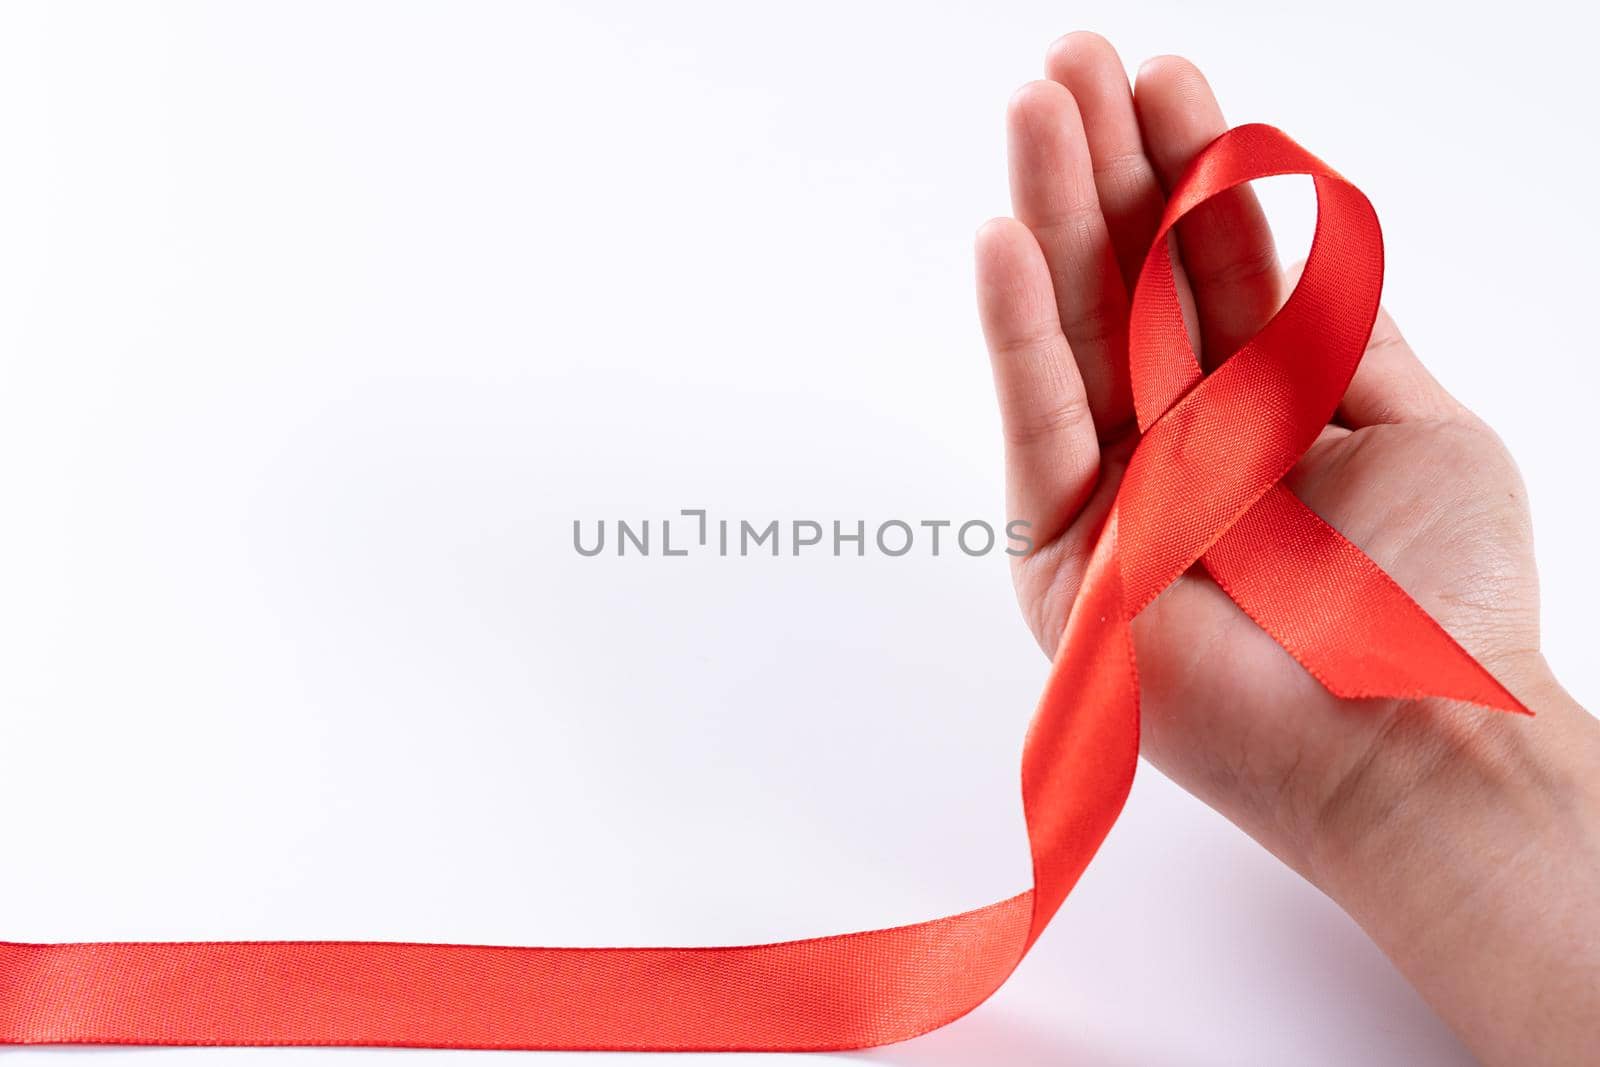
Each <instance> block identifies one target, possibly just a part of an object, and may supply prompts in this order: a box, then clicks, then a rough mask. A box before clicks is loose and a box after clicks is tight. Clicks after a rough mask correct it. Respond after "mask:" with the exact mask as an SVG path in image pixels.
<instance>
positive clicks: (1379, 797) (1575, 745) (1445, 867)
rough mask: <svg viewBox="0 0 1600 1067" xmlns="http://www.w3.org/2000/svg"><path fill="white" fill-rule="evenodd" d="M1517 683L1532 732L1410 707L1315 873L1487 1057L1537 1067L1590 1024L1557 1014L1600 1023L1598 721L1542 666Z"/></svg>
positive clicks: (1343, 810)
mask: <svg viewBox="0 0 1600 1067" xmlns="http://www.w3.org/2000/svg"><path fill="white" fill-rule="evenodd" d="M1507 680H1508V682H1509V683H1510V684H1511V685H1512V688H1513V691H1515V692H1517V693H1518V694H1519V695H1520V696H1522V697H1523V698H1524V700H1525V701H1526V703H1527V704H1528V706H1529V707H1531V708H1532V709H1533V710H1534V711H1535V717H1534V718H1532V719H1528V718H1524V717H1522V716H1514V715H1501V714H1493V713H1486V712H1482V711H1479V710H1476V709H1473V708H1470V707H1465V706H1463V705H1460V704H1450V703H1447V702H1440V701H1423V702H1417V703H1414V704H1407V705H1403V706H1400V707H1396V708H1395V709H1394V710H1393V714H1392V717H1391V718H1390V719H1389V720H1388V722H1387V724H1386V726H1385V727H1384V729H1383V730H1382V731H1381V732H1380V736H1379V737H1378V739H1377V740H1376V741H1375V742H1374V744H1373V746H1372V748H1371V751H1370V752H1369V753H1368V754H1367V756H1366V758H1365V759H1363V760H1362V761H1361V762H1360V763H1358V764H1357V765H1356V767H1355V768H1354V769H1353V770H1352V771H1351V772H1350V774H1349V776H1348V777H1347V779H1346V781H1345V782H1344V783H1343V784H1342V786H1341V788H1340V789H1339V790H1338V791H1337V792H1336V795H1335V796H1334V798H1333V799H1332V800H1331V801H1330V802H1329V804H1328V805H1327V806H1326V808H1325V810H1324V813H1323V816H1322V825H1321V826H1320V827H1319V832H1318V833H1317V834H1315V835H1314V837H1313V840H1314V841H1315V842H1316V844H1315V847H1314V850H1313V852H1312V854H1311V855H1310V856H1309V857H1308V860H1309V862H1308V868H1309V870H1308V871H1307V873H1308V875H1309V876H1310V877H1311V878H1312V880H1313V881H1314V882H1316V884H1317V885H1318V886H1319V887H1321V888H1322V889H1323V890H1324V892H1326V893H1328V895H1329V896H1331V897H1332V898H1333V899H1334V900H1335V901H1336V902H1338V903H1339V904H1340V905H1341V906H1342V907H1343V908H1344V909H1345V910H1346V911H1347V912H1349V914H1350V915H1351V916H1352V917H1353V918H1354V919H1355V920H1356V921H1357V922H1358V923H1360V924H1361V926H1362V927H1363V928H1365V929H1366V931H1367V932H1368V933H1369V934H1370V935H1371V936H1372V938H1373V940H1374V941H1376V942H1377V944H1378V945H1379V947H1380V948H1382V949H1383V950H1384V952H1385V953H1386V954H1387V955H1388V956H1389V957H1390V958H1391V959H1392V960H1393V961H1394V962H1395V964H1396V965H1397V966H1398V967H1399V968H1400V970H1401V971H1402V972H1403V973H1405V974H1406V976H1407V977H1408V978H1409V979H1410V980H1411V981H1412V983H1413V984H1414V985H1415V986H1416V987H1417V988H1418V989H1419V990H1420V991H1421V992H1422V994H1423V996H1424V997H1426V998H1427V999H1428V1000H1429V1001H1430V1002H1431V1003H1432V1004H1433V1005H1434V1007H1435V1009H1436V1010H1438V1011H1439V1012H1440V1014H1441V1015H1442V1016H1443V1017H1444V1018H1445V1019H1446V1021H1448V1022H1450V1023H1451V1025H1452V1026H1454V1027H1455V1028H1456V1030H1457V1032H1458V1033H1460V1034H1461V1036H1462V1037H1463V1039H1464V1040H1466V1041H1467V1043H1468V1044H1469V1045H1470V1046H1471V1047H1472V1048H1473V1050H1474V1051H1475V1052H1476V1053H1477V1054H1478V1055H1479V1056H1480V1057H1481V1058H1483V1059H1484V1060H1485V1061H1486V1062H1512V1061H1515V1062H1528V1063H1537V1062H1541V1057H1540V1056H1539V1055H1538V1051H1539V1048H1540V1047H1541V1046H1544V1047H1547V1048H1551V1049H1554V1048H1559V1047H1561V1046H1560V1045H1559V1044H1558V1042H1559V1041H1560V1040H1561V1039H1562V1035H1563V1034H1565V1035H1566V1036H1567V1037H1568V1038H1570V1037H1571V1036H1572V1035H1573V1034H1575V1033H1576V1034H1581V1033H1582V1032H1583V1028H1584V1027H1589V1026H1591V1025H1592V1023H1591V1022H1590V1021H1589V1020H1588V1017H1587V1016H1585V1017H1574V1018H1552V1017H1550V1016H1551V1013H1552V1012H1554V1011H1558V1010H1567V1011H1569V1012H1570V1010H1571V1005H1573V1004H1575V1003H1576V1004H1580V1005H1582V1006H1583V1008H1584V1010H1585V1011H1587V1012H1600V944H1593V943H1583V942H1579V941H1578V940H1576V939H1575V937H1574V934H1573V931H1581V930H1585V929H1588V930H1592V929H1595V928H1596V921H1597V912H1600V903H1597V902H1596V901H1597V899H1600V898H1597V897H1596V894H1595V887H1596V886H1597V885H1600V723H1597V721H1596V720H1595V719H1594V718H1593V717H1592V716H1590V715H1589V714H1588V713H1587V712H1586V711H1584V710H1583V709H1582V708H1580V707H1578V705H1577V704H1576V702H1574V701H1573V700H1572V699H1571V697H1569V696H1568V695H1567V694H1566V693H1565V692H1563V691H1562V690H1561V688H1560V686H1559V685H1557V684H1556V683H1555V681H1554V679H1553V677H1551V676H1550V675H1549V672H1548V671H1547V670H1545V669H1544V667H1543V663H1542V661H1540V662H1539V663H1538V664H1537V669H1536V670H1530V671H1528V672H1525V673H1524V675H1523V677H1522V679H1521V680H1522V682H1523V684H1521V685H1518V684H1516V683H1517V682H1518V681H1519V679H1518V678H1516V677H1509V678H1508V679H1507ZM1591 940H1592V939H1591ZM1575 991H1576V992H1575ZM1561 1005H1566V1006H1567V1007H1566V1008H1565V1009H1561V1008H1560V1007H1559V1006H1561ZM1597 1017H1600V1016H1597ZM1491 1020H1496V1023H1495V1025H1490V1021H1491ZM1512 1022H1514V1023H1515V1025H1508V1023H1512ZM1508 1042H1509V1044H1508ZM1547 1043H1548V1044H1547ZM1566 1047H1568V1048H1570V1047H1571V1046H1570V1044H1569V1045H1567V1046H1566Z"/></svg>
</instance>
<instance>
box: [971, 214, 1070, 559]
mask: <svg viewBox="0 0 1600 1067" xmlns="http://www.w3.org/2000/svg"><path fill="white" fill-rule="evenodd" d="M977 274H978V314H979V317H980V318H981V320H982V322H983V333H984V337H985V339H986V340H987V341H988V344H989V359H990V362H991V364H992V365H993V368H994V385H995V393H996V394H997V395H998V397H999V400H1000V424H1001V427H1002V428H1003V429H1004V432H1005V442H1006V496H1007V501H1008V507H1009V511H1008V513H1007V517H1008V519H1023V520H1025V521H1027V522H1029V523H1031V524H1032V531H1031V532H1032V535H1033V538H1034V542H1035V544H1038V545H1045V544H1048V543H1049V542H1051V541H1053V540H1054V539H1055V538H1056V537H1057V536H1058V535H1059V534H1060V533H1061V532H1062V531H1063V530H1065V529H1066V528H1067V527H1068V526H1069V525H1071V523H1072V520H1073V519H1074V518H1075V517H1076V516H1077V514H1078V512H1079V510H1080V509H1081V508H1082V507H1083V504H1084V502H1085V501H1086V500H1087V499H1088V497H1089V494H1090V493H1091V492H1092V491H1093V489H1094V483H1095V478H1096V475H1097V473H1098V471H1099V467H1100V447H1099V442H1098V440H1097V439H1096V436H1095V429H1094V418H1093V415H1092V414H1091V412H1090V410H1089V402H1088V397H1087V396H1086V394H1085V393H1084V386H1083V380H1082V378H1081V377H1079V374H1078V367H1077V363H1076V361H1075V360H1074V359H1073V358H1072V350H1071V349H1070V348H1069V347H1068V345H1067V339H1066V337H1065V336H1063V335H1062V332H1061V324H1060V322H1059V321H1058V320H1057V318H1056V306H1055V293H1054V290H1053V288H1052V286H1051V283H1050V269H1049V266H1048V265H1047V264H1046V263H1045V258H1044V254H1043V253H1042V252H1041V251H1040V249H1039V244H1038V242H1037V241H1036V240H1035V239H1034V236H1033V234H1032V233H1030V232H1029V231H1028V228H1027V227H1026V226H1023V225H1022V224H1021V223H1020V222H1017V221H1016V220H1014V219H995V220H993V221H992V222H989V223H986V224H985V225H984V227H983V228H982V229H981V230H979V231H978V241H977Z"/></svg>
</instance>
